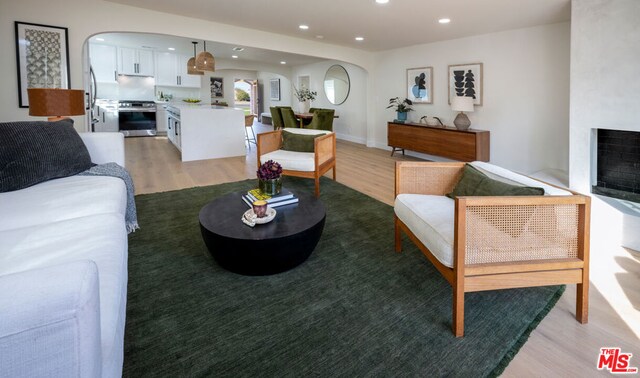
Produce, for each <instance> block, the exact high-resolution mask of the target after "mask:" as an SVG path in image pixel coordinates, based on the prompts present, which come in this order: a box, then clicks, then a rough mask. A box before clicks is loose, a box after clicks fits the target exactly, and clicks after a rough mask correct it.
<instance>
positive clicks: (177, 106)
mask: <svg viewBox="0 0 640 378" xmlns="http://www.w3.org/2000/svg"><path fill="white" fill-rule="evenodd" d="M167 137H168V138H169V140H170V141H171V142H172V143H173V144H174V145H175V146H176V148H178V150H179V151H180V152H181V153H182V161H193V160H204V159H217V158H224V157H231V156H243V155H245V145H244V142H245V135H244V112H243V111H242V110H240V109H234V108H229V107H225V106H215V105H200V104H186V103H184V104H183V103H176V102H172V103H170V104H168V105H167Z"/></svg>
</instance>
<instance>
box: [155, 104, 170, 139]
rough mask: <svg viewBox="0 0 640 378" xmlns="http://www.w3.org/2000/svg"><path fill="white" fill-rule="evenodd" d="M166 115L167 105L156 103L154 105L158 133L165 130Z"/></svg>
mask: <svg viewBox="0 0 640 378" xmlns="http://www.w3.org/2000/svg"><path fill="white" fill-rule="evenodd" d="M168 116H169V114H168V113H167V105H163V104H157V105H156V129H157V131H158V132H159V133H166V132H167V125H168V123H169V120H168Z"/></svg>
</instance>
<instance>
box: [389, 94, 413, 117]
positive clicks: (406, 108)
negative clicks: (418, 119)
mask: <svg viewBox="0 0 640 378" xmlns="http://www.w3.org/2000/svg"><path fill="white" fill-rule="evenodd" d="M411 105H413V102H411V100H409V99H408V98H405V99H404V100H402V101H400V98H399V97H394V98H391V99H389V106H387V109H389V108H394V110H395V111H396V113H398V119H397V120H398V121H402V122H404V121H406V120H407V113H408V112H410V111H412V110H413V108H412V107H411Z"/></svg>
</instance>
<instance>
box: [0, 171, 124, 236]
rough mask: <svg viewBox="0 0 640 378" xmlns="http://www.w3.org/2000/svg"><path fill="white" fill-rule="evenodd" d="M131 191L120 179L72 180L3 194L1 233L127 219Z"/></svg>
mask: <svg viewBox="0 0 640 378" xmlns="http://www.w3.org/2000/svg"><path fill="white" fill-rule="evenodd" d="M126 193H127V189H126V186H125V184H124V181H122V180H121V179H119V178H117V177H106V176H70V177H65V178H60V179H55V180H50V181H47V182H43V183H40V184H38V185H34V186H31V187H29V188H25V189H22V190H16V191H13V192H7V193H1V194H0V214H4V215H7V216H2V217H0V231H2V230H10V229H16V228H23V227H29V226H35V225H39V224H46V223H51V222H58V221H62V220H66V219H73V218H78V217H84V216H87V215H92V214H105V213H113V212H115V213H117V214H120V215H122V216H124V214H125V211H126V207H127V196H126Z"/></svg>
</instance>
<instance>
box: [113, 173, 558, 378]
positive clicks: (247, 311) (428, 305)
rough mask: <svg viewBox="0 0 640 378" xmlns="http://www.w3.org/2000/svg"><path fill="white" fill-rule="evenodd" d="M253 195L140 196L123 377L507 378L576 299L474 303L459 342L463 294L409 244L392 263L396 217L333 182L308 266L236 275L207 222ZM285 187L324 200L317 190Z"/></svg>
mask: <svg viewBox="0 0 640 378" xmlns="http://www.w3.org/2000/svg"><path fill="white" fill-rule="evenodd" d="M254 185H255V180H247V181H241V182H236V183H229V184H222V185H216V186H209V187H201V188H192V189H186V190H180V191H174V192H166V193H158V194H149V195H140V196H137V197H136V203H137V206H138V219H139V222H140V226H141V229H140V230H139V231H136V232H135V233H134V234H132V235H131V236H130V239H129V243H130V244H129V294H128V302H127V323H126V336H125V358H124V375H125V376H128V377H141V376H153V377H181V376H216V377H286V376H291V377H304V376H323V377H324V376H345V377H359V376H423V377H424V376H487V375H497V374H499V373H500V372H501V371H502V370H503V369H504V368H505V367H506V365H507V364H508V363H509V361H510V360H511V359H512V358H513V356H514V355H515V354H516V353H517V351H518V349H519V348H520V347H521V346H522V344H523V343H524V342H525V341H526V339H527V338H528V336H529V333H530V332H531V331H532V329H533V328H535V326H536V325H537V324H538V323H539V322H540V320H541V319H542V318H543V317H544V316H545V315H546V314H547V313H548V311H549V310H550V309H551V308H552V307H553V305H554V304H555V302H556V301H557V299H558V298H559V296H560V295H561V294H562V291H563V290H564V287H559V286H554V287H542V288H530V289H517V290H501V291H492V292H483V293H472V294H467V296H466V302H465V303H466V312H465V315H466V319H465V326H466V327H465V337H464V338H461V339H456V338H455V337H454V336H453V334H452V332H451V294H452V293H451V287H450V286H449V285H448V284H447V282H446V281H445V280H444V278H442V277H441V276H440V275H439V274H438V272H437V271H436V270H435V268H433V267H432V266H431V264H430V263H429V262H428V261H427V260H426V258H424V256H423V255H422V254H421V253H420V251H419V250H418V249H417V248H416V247H415V246H413V244H412V243H411V242H409V241H408V240H407V239H405V241H404V252H403V253H402V254H396V253H395V252H394V251H393V209H392V207H390V206H388V205H385V204H383V203H381V202H379V201H376V200H374V199H372V198H370V197H367V196H365V195H363V194H361V193H359V192H356V191H354V190H352V189H349V188H347V187H345V186H343V185H341V184H338V183H335V182H333V181H331V180H328V179H323V181H322V185H321V190H322V197H321V199H322V201H323V202H324V204H325V206H326V208H327V220H326V225H325V230H324V233H323V236H322V238H321V240H320V242H319V244H318V246H317V248H316V250H315V251H314V253H313V254H312V255H311V257H310V258H309V259H308V260H307V261H306V262H305V263H303V264H302V265H300V266H298V267H297V268H294V269H293V270H290V271H288V272H285V273H281V274H278V275H273V276H264V277H247V276H241V275H238V274H235V273H231V272H228V271H225V270H224V269H222V268H220V267H219V266H218V265H217V264H216V263H215V261H213V260H212V259H211V258H210V257H209V256H208V254H207V251H206V247H205V245H204V243H203V241H202V238H201V236H200V229H199V223H198V212H199V211H200V208H201V207H203V206H204V205H205V204H206V203H207V202H209V201H210V200H211V199H213V198H215V197H217V196H220V195H223V194H225V193H228V192H231V191H246V190H248V189H251V188H252V187H253V186H254ZM286 185H287V187H289V188H290V189H293V190H294V191H296V190H297V191H306V192H309V193H312V192H313V180H305V179H296V178H286ZM238 222H240V214H238Z"/></svg>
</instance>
